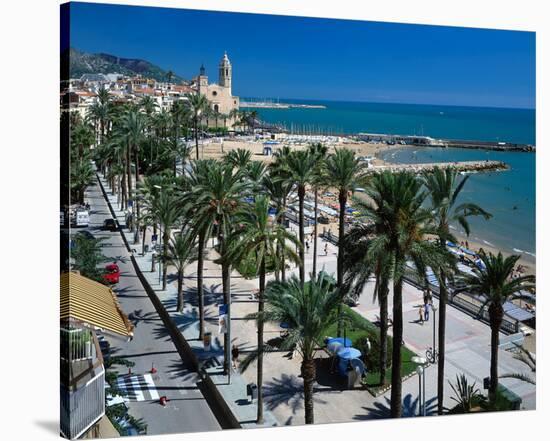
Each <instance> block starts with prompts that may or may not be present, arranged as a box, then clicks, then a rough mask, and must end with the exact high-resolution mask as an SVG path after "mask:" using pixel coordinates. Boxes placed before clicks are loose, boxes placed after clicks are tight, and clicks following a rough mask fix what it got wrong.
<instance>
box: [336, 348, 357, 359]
mask: <svg viewBox="0 0 550 441" xmlns="http://www.w3.org/2000/svg"><path fill="white" fill-rule="evenodd" d="M336 355H338V358H341V359H343V360H352V359H354V358H359V357H361V351H360V350H359V349H355V348H352V347H348V348H342V349H340V350H339V351H338V353H337V354H336Z"/></svg>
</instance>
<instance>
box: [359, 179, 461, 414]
mask: <svg viewBox="0 0 550 441" xmlns="http://www.w3.org/2000/svg"><path fill="white" fill-rule="evenodd" d="M421 188H422V182H421V181H419V180H417V179H416V177H415V176H414V175H413V174H411V173H409V172H399V173H391V172H390V171H384V172H382V173H379V174H375V175H373V176H372V177H371V179H370V180H369V182H368V185H367V188H366V192H367V195H368V196H369V197H370V198H371V199H372V200H373V201H377V206H373V205H370V204H369V205H367V206H366V211H365V215H366V217H367V219H369V220H370V221H371V222H372V223H374V224H375V225H383V228H381V229H380V230H379V231H377V232H376V234H377V236H376V238H375V240H373V241H372V243H371V252H372V255H381V253H384V252H385V253H386V255H387V257H386V258H387V259H388V260H387V261H386V262H390V265H389V268H388V276H389V277H388V279H392V280H393V345H392V375H391V378H392V388H391V416H392V417H393V418H399V417H401V414H402V393H401V391H402V383H401V363H402V357H401V342H403V276H404V274H405V271H406V263H407V261H408V260H411V261H413V262H414V266H415V268H416V271H418V273H419V275H420V278H421V280H425V278H426V267H427V266H430V267H432V268H435V267H439V266H440V265H442V262H447V264H449V265H450V262H451V257H450V253H448V252H447V251H445V252H442V250H441V248H440V247H439V245H437V244H434V243H431V242H429V241H427V240H426V236H427V235H430V234H434V233H435V228H434V227H433V226H432V225H431V220H432V214H431V212H430V211H429V210H427V209H425V208H424V207H423V203H424V201H425V199H426V194H425V193H424V192H422V191H421ZM384 263H385V262H384Z"/></svg>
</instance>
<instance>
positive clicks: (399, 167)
mask: <svg viewBox="0 0 550 441" xmlns="http://www.w3.org/2000/svg"><path fill="white" fill-rule="evenodd" d="M436 167H438V168H446V167H451V168H454V169H456V170H457V171H459V172H464V173H477V172H483V171H486V172H490V171H501V170H508V169H509V168H510V167H509V166H508V165H507V164H506V163H505V162H502V161H461V162H432V163H423V164H387V165H378V166H374V167H371V168H369V169H368V171H369V172H371V173H376V172H379V171H384V170H390V171H392V172H400V171H412V172H414V173H422V172H424V171H433V169H434V168H436Z"/></svg>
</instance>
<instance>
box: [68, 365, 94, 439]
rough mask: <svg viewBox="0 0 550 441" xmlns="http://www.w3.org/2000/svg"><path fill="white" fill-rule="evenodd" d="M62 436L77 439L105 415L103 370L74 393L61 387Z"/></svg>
mask: <svg viewBox="0 0 550 441" xmlns="http://www.w3.org/2000/svg"><path fill="white" fill-rule="evenodd" d="M60 410H61V418H60V426H61V432H62V434H63V435H64V436H65V437H66V438H69V439H74V438H78V437H79V436H81V435H82V434H83V433H84V432H85V431H86V430H88V429H89V428H90V427H91V426H92V425H93V424H95V423H96V422H97V421H98V420H99V419H100V418H101V417H102V416H103V415H104V414H105V370H103V369H102V371H101V373H100V374H99V375H97V376H95V377H94V378H93V379H92V380H90V381H89V382H88V383H86V384H85V385H84V386H82V387H79V388H78V389H77V390H75V391H70V390H68V389H67V388H66V387H65V386H64V385H63V384H62V385H61V409H60Z"/></svg>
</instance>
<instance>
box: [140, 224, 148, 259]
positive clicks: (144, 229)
mask: <svg viewBox="0 0 550 441" xmlns="http://www.w3.org/2000/svg"><path fill="white" fill-rule="evenodd" d="M146 234H147V225H143V237H142V241H143V242H142V244H141V255H142V256H145V235H146Z"/></svg>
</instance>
